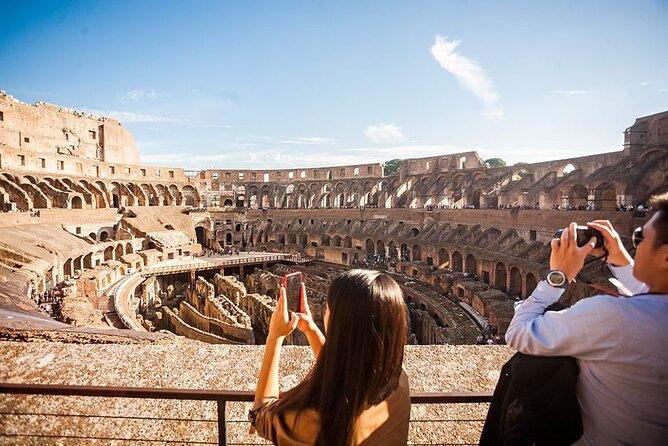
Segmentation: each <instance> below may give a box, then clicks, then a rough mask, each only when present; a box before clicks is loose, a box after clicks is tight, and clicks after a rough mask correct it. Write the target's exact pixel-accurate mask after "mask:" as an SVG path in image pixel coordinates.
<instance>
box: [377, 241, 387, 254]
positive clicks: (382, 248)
mask: <svg viewBox="0 0 668 446" xmlns="http://www.w3.org/2000/svg"><path fill="white" fill-rule="evenodd" d="M376 254H378V255H379V256H384V255H385V242H384V241H382V240H378V241H377V242H376Z"/></svg>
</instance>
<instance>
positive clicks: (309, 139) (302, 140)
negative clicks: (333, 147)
mask: <svg viewBox="0 0 668 446" xmlns="http://www.w3.org/2000/svg"><path fill="white" fill-rule="evenodd" d="M333 141H334V140H333V139H332V138H325V137H322V136H297V137H294V138H287V139H282V140H280V141H279V142H280V143H282V144H308V145H312V144H330V143H332V142H333Z"/></svg>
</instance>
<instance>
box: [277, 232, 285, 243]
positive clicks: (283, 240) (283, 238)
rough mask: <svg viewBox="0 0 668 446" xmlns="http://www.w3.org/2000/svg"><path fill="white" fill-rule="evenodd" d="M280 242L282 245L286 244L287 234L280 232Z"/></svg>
mask: <svg viewBox="0 0 668 446" xmlns="http://www.w3.org/2000/svg"><path fill="white" fill-rule="evenodd" d="M278 243H279V244H280V245H285V234H278Z"/></svg>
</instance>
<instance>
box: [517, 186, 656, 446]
mask: <svg viewBox="0 0 668 446" xmlns="http://www.w3.org/2000/svg"><path fill="white" fill-rule="evenodd" d="M653 205H654V206H655V207H656V208H657V212H656V213H655V214H654V215H653V216H652V218H651V219H650V220H649V221H648V222H647V223H646V224H645V225H644V226H643V227H642V228H638V229H636V231H635V232H634V233H633V243H634V246H635V247H636V254H635V261H634V259H633V258H631V256H630V255H629V253H628V252H627V251H626V249H625V248H624V246H623V244H622V243H621V240H620V238H619V234H617V232H616V231H615V229H614V228H613V227H612V224H611V223H610V222H609V221H606V220H597V221H594V222H591V223H587V226H589V227H590V228H592V229H596V230H598V231H599V232H601V234H602V235H603V239H604V245H605V248H606V249H607V251H608V262H609V266H610V269H611V270H612V272H613V273H614V275H615V276H616V277H617V279H618V281H619V282H621V283H619V285H620V286H618V288H619V289H620V292H622V294H632V295H633V297H614V296H610V295H599V296H594V297H590V298H586V299H583V300H581V301H579V302H577V303H576V304H575V305H573V306H572V307H570V308H568V309H565V310H562V311H558V312H555V311H550V312H547V313H545V314H543V313H544V312H545V308H547V307H548V306H549V305H551V304H552V303H554V302H556V301H557V300H558V299H559V297H560V296H561V294H562V293H563V291H564V288H565V285H567V283H568V282H571V281H573V280H575V277H576V276H577V274H578V273H579V272H580V270H581V269H582V267H583V265H584V260H585V257H586V256H587V255H589V254H594V255H600V254H602V251H601V250H600V249H595V248H594V245H595V239H593V238H592V240H590V241H589V243H587V244H586V245H584V246H582V247H579V246H578V244H577V240H576V228H575V226H576V225H575V223H571V225H570V226H569V227H568V228H566V229H565V230H564V231H563V233H562V235H561V237H560V239H554V240H552V244H551V246H552V254H551V257H550V272H548V274H547V280H543V281H541V282H540V283H539V284H538V286H537V287H536V289H535V290H534V291H533V293H532V294H531V296H529V297H528V298H527V299H526V300H525V301H522V302H518V303H517V304H516V305H515V316H514V317H513V320H512V321H511V323H510V326H509V327H508V330H507V331H506V334H505V338H506V342H507V343H508V345H510V346H512V347H513V348H515V349H517V350H518V351H520V352H522V353H525V354H531V355H543V356H572V357H574V358H576V359H577V361H578V365H579V366H580V375H579V377H578V384H577V389H576V390H577V396H578V402H579V403H580V408H581V411H582V423H583V427H584V433H583V435H582V437H581V438H580V440H578V441H577V442H576V444H578V445H652V446H654V445H663V444H668V193H665V194H663V195H660V196H657V197H655V199H654V203H653Z"/></svg>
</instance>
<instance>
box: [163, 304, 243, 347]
mask: <svg viewBox="0 0 668 446" xmlns="http://www.w3.org/2000/svg"><path fill="white" fill-rule="evenodd" d="M162 314H163V316H162V320H163V323H164V324H165V328H166V329H167V330H169V331H171V332H172V333H174V334H177V335H179V336H185V337H186V338H188V339H193V340H195V341H201V342H206V343H208V344H232V343H233V342H232V341H230V340H228V339H225V338H223V337H221V336H217V335H214V334H212V333H207V332H205V331H203V330H200V329H198V328H195V327H193V326H191V325H189V324H187V323H186V322H184V321H183V319H181V318H180V317H179V316H178V314H176V313H175V312H174V311H172V310H171V309H170V308H169V307H162Z"/></svg>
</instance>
